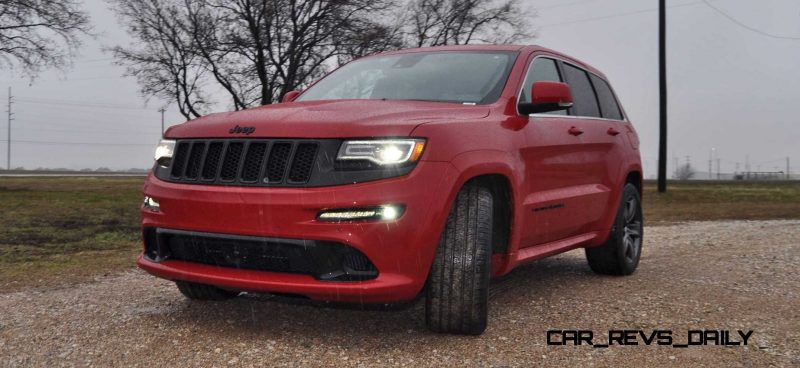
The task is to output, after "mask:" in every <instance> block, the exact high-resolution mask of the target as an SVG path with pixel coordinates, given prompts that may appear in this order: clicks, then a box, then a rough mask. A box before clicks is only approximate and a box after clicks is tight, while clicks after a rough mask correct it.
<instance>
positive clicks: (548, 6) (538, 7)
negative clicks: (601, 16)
mask: <svg viewBox="0 0 800 368" xmlns="http://www.w3.org/2000/svg"><path fill="white" fill-rule="evenodd" d="M592 1H597V0H579V1H573V2H571V3H564V4H553V5H546V6H537V7H535V9H536V10H545V9H555V8H563V7H565V6H573V5H578V4H584V3H588V2H592Z"/></svg>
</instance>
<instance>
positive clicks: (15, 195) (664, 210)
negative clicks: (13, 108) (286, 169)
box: [0, 178, 800, 292]
mask: <svg viewBox="0 0 800 368" xmlns="http://www.w3.org/2000/svg"><path fill="white" fill-rule="evenodd" d="M141 187H142V179H141V178H0V209H1V211H0V292H2V291H8V290H18V289H20V288H24V287H27V286H31V285H36V286H47V285H55V284H62V283H64V282H71V281H75V280H85V279H90V278H92V277H95V276H97V275H102V274H104V273H108V272H115V271H117V270H120V269H128V268H131V267H133V266H134V260H135V257H136V254H137V253H138V252H139V251H140V249H141V245H140V242H139V238H140V235H139V234H140V233H139V227H138V219H139V212H138V209H139V205H140V203H141V193H140V191H141ZM644 204H645V219H646V221H647V223H648V225H659V224H664V223H670V222H676V221H696V220H701V221H702V220H721V219H748V220H758V219H776V218H800V183H797V182H794V183H778V182H775V183H766V182H761V183H757V182H756V183H754V182H749V183H743V182H736V183H730V182H727V183H714V182H689V183H671V185H670V191H669V192H668V193H666V194H657V193H655V186H654V185H653V184H652V183H647V184H646V186H645V193H644Z"/></svg>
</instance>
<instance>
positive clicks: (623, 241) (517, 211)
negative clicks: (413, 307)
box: [138, 46, 642, 334]
mask: <svg viewBox="0 0 800 368" xmlns="http://www.w3.org/2000/svg"><path fill="white" fill-rule="evenodd" d="M638 145H639V141H638V139H637V135H636V132H635V130H634V128H633V126H632V125H631V123H630V122H629V121H628V119H627V118H626V116H625V112H624V111H623V109H622V108H621V107H620V105H619V103H618V100H617V98H616V96H615V94H614V92H613V90H612V89H611V87H610V85H609V83H608V82H607V81H606V79H605V77H604V76H603V74H602V73H600V72H599V71H597V70H596V69H594V68H592V67H590V66H588V65H586V64H584V63H582V62H580V61H578V60H575V59H573V58H570V57H568V56H565V55H562V54H559V53H557V52H554V51H551V50H547V49H544V48H541V47H537V46H455V47H436V48H423V49H412V50H402V51H395V52H386V53H382V54H379V55H374V56H369V57H365V58H362V59H358V60H356V61H353V62H351V63H349V64H347V65H345V66H342V67H341V68H339V69H337V70H335V71H334V72H332V73H330V74H328V75H327V76H325V77H324V78H322V79H321V80H319V81H317V82H316V83H314V84H313V85H311V86H310V87H309V88H307V89H306V90H304V91H302V92H290V93H288V94H287V95H286V96H285V97H284V100H283V103H280V104H275V105H269V106H262V107H257V108H253V109H249V110H245V111H237V112H226V113H219V114H212V115H208V116H204V117H202V118H199V119H195V120H192V121H189V122H187V123H185V124H181V125H178V126H175V127H172V128H170V129H169V130H168V131H167V132H166V135H165V139H164V140H162V141H161V143H160V144H159V146H158V148H157V149H156V155H155V156H156V157H155V159H156V163H155V165H154V167H153V170H152V173H151V174H150V175H149V176H148V178H147V181H146V183H145V185H144V195H145V200H144V204H143V206H142V231H143V237H144V252H143V253H142V255H141V256H140V257H139V260H138V265H139V267H141V268H143V269H144V270H146V271H147V272H149V273H151V274H153V275H156V276H159V277H163V278H166V279H169V280H174V281H175V282H176V283H177V285H178V288H179V289H180V291H181V292H182V293H183V294H184V295H186V296H187V297H189V298H192V299H213V300H218V299H224V298H229V297H233V296H235V295H237V294H238V293H239V292H241V291H246V292H269V293H276V294H290V295H295V296H303V297H307V298H311V299H315V300H326V301H337V302H353V303H390V302H399V301H407V300H411V299H414V298H415V297H417V296H418V295H420V294H421V293H424V294H425V296H426V320H427V325H428V327H429V328H430V329H432V330H434V331H440V332H451V333H466V334H479V333H481V332H483V330H484V329H485V328H486V320H487V299H488V288H489V279H490V278H491V277H496V276H501V275H504V274H506V273H508V272H509V271H511V270H512V269H513V268H514V267H516V266H517V265H519V264H522V263H525V262H529V261H532V260H536V259H540V258H543V257H547V256H551V255H554V254H557V253H561V252H565V251H568V250H571V249H575V248H586V258H587V259H588V261H589V266H590V267H591V268H592V270H594V271H595V272H598V273H601V274H611V275H628V274H630V273H632V272H634V270H635V269H636V266H637V264H638V262H639V256H640V254H641V247H642V210H641V199H640V198H641V191H642V166H641V162H640V158H639V150H638Z"/></svg>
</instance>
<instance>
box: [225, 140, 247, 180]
mask: <svg viewBox="0 0 800 368" xmlns="http://www.w3.org/2000/svg"><path fill="white" fill-rule="evenodd" d="M242 151H244V142H231V143H228V149H226V150H225V158H224V159H223V160H222V170H221V171H220V173H219V178H220V179H221V180H223V181H233V179H236V174H237V173H238V172H239V162H241V160H242Z"/></svg>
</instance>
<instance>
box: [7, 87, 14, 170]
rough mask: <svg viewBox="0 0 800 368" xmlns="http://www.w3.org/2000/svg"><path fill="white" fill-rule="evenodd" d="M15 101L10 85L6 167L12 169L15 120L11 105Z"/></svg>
mask: <svg viewBox="0 0 800 368" xmlns="http://www.w3.org/2000/svg"><path fill="white" fill-rule="evenodd" d="M13 103H14V96H13V95H11V87H10V86H9V87H8V111H7V112H8V134H7V135H6V148H7V152H6V169H8V171H11V121H13V120H14V113H13V112H11V105H12V104H13Z"/></svg>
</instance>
